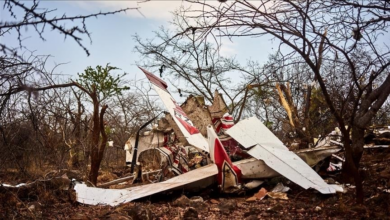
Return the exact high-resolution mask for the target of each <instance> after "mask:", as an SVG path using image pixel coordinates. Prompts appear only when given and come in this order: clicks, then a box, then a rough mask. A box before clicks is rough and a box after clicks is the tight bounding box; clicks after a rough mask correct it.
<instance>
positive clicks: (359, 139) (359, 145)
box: [352, 126, 364, 168]
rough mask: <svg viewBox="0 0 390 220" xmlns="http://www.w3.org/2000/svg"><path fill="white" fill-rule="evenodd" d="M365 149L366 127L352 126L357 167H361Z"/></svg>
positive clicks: (354, 159) (354, 158)
mask: <svg viewBox="0 0 390 220" xmlns="http://www.w3.org/2000/svg"><path fill="white" fill-rule="evenodd" d="M363 150H364V129H361V128H358V127H356V126H353V127H352V157H353V162H354V163H355V166H356V168H359V163H360V159H361V158H362V155H363Z"/></svg>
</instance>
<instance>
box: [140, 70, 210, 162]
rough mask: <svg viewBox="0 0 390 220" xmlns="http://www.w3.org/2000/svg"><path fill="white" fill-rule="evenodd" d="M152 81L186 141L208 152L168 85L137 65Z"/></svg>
mask: <svg viewBox="0 0 390 220" xmlns="http://www.w3.org/2000/svg"><path fill="white" fill-rule="evenodd" d="M139 68H140V69H141V70H142V71H143V72H144V73H145V75H146V77H147V78H148V79H149V81H150V82H151V83H152V86H153V88H154V90H155V91H156V92H157V94H158V95H159V96H160V98H161V100H162V101H163V103H164V105H165V107H166V108H167V109H168V111H169V113H170V114H171V116H172V118H173V120H174V121H175V122H176V124H177V126H178V127H179V129H180V130H181V132H182V133H183V135H184V136H185V138H186V139H187V141H188V143H190V144H191V145H193V146H194V147H196V148H198V149H200V150H201V151H202V152H203V153H206V154H208V153H209V146H208V143H207V140H206V139H205V138H204V137H203V135H202V134H201V133H200V132H199V130H198V129H197V128H196V127H195V126H194V124H193V123H192V122H191V120H190V119H189V118H188V116H187V115H186V113H185V112H184V111H183V109H182V108H181V107H180V106H179V105H178V104H177V103H176V101H175V99H173V97H172V95H171V94H170V93H169V92H168V90H167V88H168V85H167V83H166V82H164V81H163V80H162V79H160V78H158V77H157V76H155V75H154V74H153V73H151V72H149V71H147V70H145V69H142V68H141V67H139Z"/></svg>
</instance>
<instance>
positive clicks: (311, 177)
mask: <svg viewBox="0 0 390 220" xmlns="http://www.w3.org/2000/svg"><path fill="white" fill-rule="evenodd" d="M227 133H228V134H229V135H230V136H231V137H232V138H234V139H235V140H237V141H238V142H239V143H240V144H241V145H243V146H244V147H245V148H251V147H252V148H251V149H250V150H249V151H248V154H250V155H251V156H252V157H254V158H256V159H259V160H263V161H264V162H265V164H267V165H268V166H269V167H270V168H272V169H273V170H275V171H276V172H278V173H280V174H281V175H283V176H285V177H286V178H288V179H290V180H291V181H293V182H294V183H296V184H298V185H300V186H302V187H303V188H305V189H307V188H313V189H316V190H318V191H319V192H321V193H323V194H328V193H335V189H334V188H333V187H331V186H329V185H328V184H326V183H325V181H324V180H323V179H322V178H321V177H320V176H319V175H318V174H317V173H316V172H315V171H314V170H313V169H312V168H311V167H310V166H309V165H307V164H306V163H305V162H304V161H303V160H302V159H301V158H300V157H299V156H297V155H296V154H294V153H293V152H291V151H289V150H288V148H287V147H286V146H284V145H283V143H282V142H281V141H280V140H279V139H278V138H277V137H276V136H275V135H274V134H273V133H272V132H271V131H270V130H269V129H268V128H267V127H266V126H265V125H264V124H263V123H262V122H261V121H260V120H259V119H257V118H256V117H252V118H248V119H245V120H242V121H240V122H239V123H237V124H236V125H234V126H233V127H232V128H230V129H229V130H228V131H227Z"/></svg>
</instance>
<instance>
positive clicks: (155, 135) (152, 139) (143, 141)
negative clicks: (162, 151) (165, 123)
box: [125, 132, 164, 164]
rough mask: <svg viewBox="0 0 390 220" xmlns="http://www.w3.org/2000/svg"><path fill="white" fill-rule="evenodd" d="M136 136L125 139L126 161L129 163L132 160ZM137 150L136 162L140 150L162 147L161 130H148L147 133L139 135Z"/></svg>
mask: <svg viewBox="0 0 390 220" xmlns="http://www.w3.org/2000/svg"><path fill="white" fill-rule="evenodd" d="M135 140H136V137H130V138H129V140H127V141H126V144H125V150H126V163H128V164H130V163H131V161H132V160H133V153H134V147H135ZM138 141H139V143H138V150H137V157H136V161H135V162H138V157H139V155H141V153H142V152H144V151H146V150H149V149H154V148H158V147H162V146H163V143H164V134H163V132H148V134H147V135H145V134H144V135H142V136H140V137H139V140H138Z"/></svg>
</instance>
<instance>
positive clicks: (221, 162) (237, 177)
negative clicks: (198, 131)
mask: <svg viewBox="0 0 390 220" xmlns="http://www.w3.org/2000/svg"><path fill="white" fill-rule="evenodd" d="M207 136H208V141H209V146H210V159H211V161H213V162H214V163H215V164H216V165H217V167H218V171H219V172H218V184H219V185H220V187H221V189H222V191H224V192H233V191H236V190H237V189H239V184H240V183H241V170H240V169H239V168H238V167H236V166H234V165H233V163H232V161H231V160H230V158H229V155H228V154H227V153H226V151H225V148H224V147H223V145H222V143H221V141H220V140H219V139H218V136H217V134H216V133H215V131H214V129H213V128H212V127H211V126H208V127H207Z"/></svg>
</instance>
